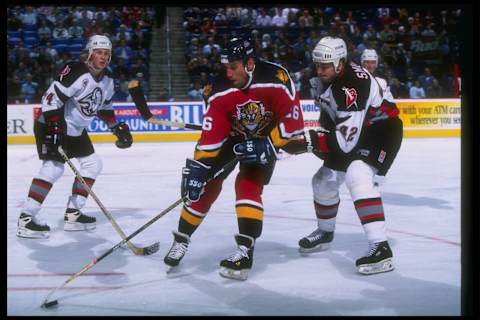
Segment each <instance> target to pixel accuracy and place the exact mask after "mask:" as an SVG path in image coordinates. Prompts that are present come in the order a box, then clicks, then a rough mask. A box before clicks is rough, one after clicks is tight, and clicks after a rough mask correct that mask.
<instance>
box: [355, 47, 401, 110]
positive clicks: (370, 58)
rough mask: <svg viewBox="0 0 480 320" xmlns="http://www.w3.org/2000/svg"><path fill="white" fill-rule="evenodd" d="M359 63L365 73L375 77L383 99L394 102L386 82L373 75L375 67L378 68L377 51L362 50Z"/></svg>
mask: <svg viewBox="0 0 480 320" xmlns="http://www.w3.org/2000/svg"><path fill="white" fill-rule="evenodd" d="M360 63H361V64H362V67H364V68H365V69H367V71H368V72H370V74H371V75H372V76H374V77H375V80H377V82H378V84H379V85H380V88H382V92H383V98H384V99H386V100H388V101H390V102H394V98H393V95H392V93H391V92H390V86H389V85H388V83H387V80H385V79H383V78H380V77H377V76H376V75H375V71H376V70H377V67H378V54H377V51H376V50H375V49H365V50H363V52H362V55H361V57H360Z"/></svg>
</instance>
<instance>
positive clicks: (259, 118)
mask: <svg viewBox="0 0 480 320" xmlns="http://www.w3.org/2000/svg"><path fill="white" fill-rule="evenodd" d="M236 109H237V114H236V120H235V126H234V128H235V130H236V131H238V132H240V133H241V134H243V135H244V136H245V137H246V138H251V137H258V136H261V131H262V130H263V129H264V128H265V127H266V126H267V125H268V124H269V123H270V121H271V119H272V112H271V111H265V107H264V106H263V104H262V103H261V102H260V101H252V100H248V101H247V102H245V103H244V104H240V105H237V106H236Z"/></svg>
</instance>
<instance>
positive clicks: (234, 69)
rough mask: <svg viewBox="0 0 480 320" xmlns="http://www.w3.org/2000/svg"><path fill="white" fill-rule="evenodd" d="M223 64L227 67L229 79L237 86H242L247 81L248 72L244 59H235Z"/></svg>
mask: <svg viewBox="0 0 480 320" xmlns="http://www.w3.org/2000/svg"><path fill="white" fill-rule="evenodd" d="M223 65H224V66H225V68H226V73H227V78H228V80H230V81H231V82H232V85H233V86H234V87H235V88H242V87H243V86H244V85H245V84H246V83H247V80H248V74H247V73H246V72H245V66H244V65H243V63H242V61H233V62H230V63H224V64H223Z"/></svg>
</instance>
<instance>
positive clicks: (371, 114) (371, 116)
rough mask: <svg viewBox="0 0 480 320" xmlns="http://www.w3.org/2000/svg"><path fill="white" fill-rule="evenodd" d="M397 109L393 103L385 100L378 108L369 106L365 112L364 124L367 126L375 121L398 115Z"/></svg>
mask: <svg viewBox="0 0 480 320" xmlns="http://www.w3.org/2000/svg"><path fill="white" fill-rule="evenodd" d="M398 113H399V110H398V108H397V106H396V105H395V104H394V103H389V102H387V101H386V100H384V101H383V103H382V104H381V105H380V107H378V108H373V107H370V108H369V109H368V112H367V116H366V119H365V124H366V126H367V127H369V126H371V125H372V124H374V123H375V122H377V121H380V120H386V119H389V118H394V117H396V116H398Z"/></svg>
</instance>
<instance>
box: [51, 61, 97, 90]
mask: <svg viewBox="0 0 480 320" xmlns="http://www.w3.org/2000/svg"><path fill="white" fill-rule="evenodd" d="M88 72H89V71H88V68H87V66H86V65H85V63H83V62H67V63H66V64H65V66H63V67H62V68H61V69H60V71H59V72H58V73H57V77H56V80H57V81H58V82H60V83H61V84H62V85H63V86H64V87H67V88H68V87H70V86H71V85H72V84H73V83H74V82H75V81H76V80H77V79H78V78H80V77H81V76H82V75H83V74H85V73H88Z"/></svg>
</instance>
